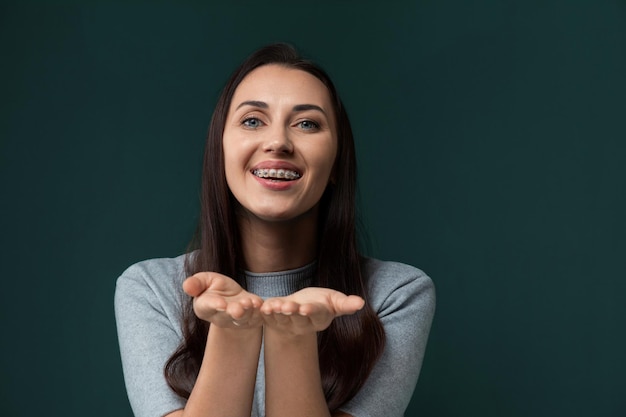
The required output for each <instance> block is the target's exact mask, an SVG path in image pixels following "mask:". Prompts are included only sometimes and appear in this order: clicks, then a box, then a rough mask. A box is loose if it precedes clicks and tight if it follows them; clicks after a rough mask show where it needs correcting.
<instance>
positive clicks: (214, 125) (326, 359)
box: [165, 44, 385, 411]
mask: <svg viewBox="0 0 626 417" xmlns="http://www.w3.org/2000/svg"><path fill="white" fill-rule="evenodd" d="M268 64H274V65H282V66H284V67H287V68H293V69H298V70H302V71H306V72H308V73H309V74H312V75H313V76H315V77H317V78H318V79H319V80H320V81H321V82H322V83H323V84H324V85H325V86H326V88H327V89H328V92H329V94H330V97H331V101H332V103H333V108H334V112H335V120H336V121H337V138H338V144H337V145H338V146H337V158H336V161H335V168H334V181H333V184H330V185H329V186H328V187H327V189H326V191H325V192H324V195H323V196H322V199H321V201H320V209H319V214H320V215H319V219H318V236H317V242H318V257H317V276H316V281H315V285H317V286H320V287H326V288H332V289H335V290H338V291H341V292H343V293H345V294H356V295H359V296H361V297H363V298H364V299H365V300H366V304H365V307H364V308H363V309H362V310H361V311H359V312H358V313H356V314H354V315H349V316H342V317H338V318H336V319H335V320H333V322H332V324H331V325H330V327H329V328H328V329H326V330H324V331H323V332H320V333H319V334H318V351H319V364H320V371H321V375H322V385H323V388H324V393H325V395H326V401H327V403H328V407H329V409H330V410H331V411H333V410H336V409H337V408H338V407H340V406H341V405H342V404H344V403H345V402H347V401H348V400H350V399H351V398H352V397H354V395H355V394H356V393H357V392H358V391H359V389H360V388H361V387H362V386H363V383H364V382H365V380H366V379H367V377H368V375H369V373H370V372H371V370H372V368H373V366H374V364H375V363H376V361H377V360H378V358H379V356H380V354H381V353H382V350H383V348H384V345H385V332H384V329H383V327H382V324H381V322H380V320H379V318H378V316H377V315H376V313H375V312H374V311H373V310H372V308H371V307H370V305H369V303H367V300H368V294H367V290H366V287H367V283H366V282H365V281H364V277H363V275H362V271H361V264H362V258H361V256H360V255H359V252H358V247H357V237H356V224H355V223H356V219H355V218H356V215H355V195H356V175H357V174H356V156H355V150H354V140H353V137H352V128H351V127H350V121H349V120H348V115H347V113H346V110H345V108H344V106H343V104H342V102H341V100H340V99H339V96H338V94H337V91H336V89H335V87H334V85H333V83H332V81H331V80H330V78H329V77H328V75H327V74H326V72H325V71H324V70H322V69H321V68H319V67H318V66H317V65H315V64H314V63H312V62H311V61H308V60H304V59H302V58H300V56H299V55H298V53H297V51H296V50H295V49H294V48H293V47H292V46H290V45H287V44H274V45H269V46H266V47H263V48H261V49H259V50H257V51H256V52H255V53H253V54H252V55H251V56H249V57H248V59H247V60H245V61H244V62H243V64H241V66H240V67H239V68H238V69H237V70H236V71H235V72H234V73H233V75H232V76H231V78H230V79H229V81H228V83H227V84H226V87H225V88H224V90H223V91H222V94H221V96H220V98H219V100H218V102H217V105H216V107H215V111H214V113H213V117H212V119H211V125H210V127H209V132H208V135H207V142H206V148H205V153H204V165H203V171H202V193H201V214H200V220H199V225H198V230H197V233H196V236H195V238H194V242H192V249H197V250H195V251H193V252H191V251H190V252H189V254H188V255H187V258H186V262H185V272H186V274H187V276H190V275H193V274H195V273H197V272H201V271H214V272H219V273H221V274H224V275H227V276H229V277H232V278H233V279H236V280H237V281H238V282H239V284H240V285H242V287H244V288H245V282H242V281H244V280H242V279H241V269H242V265H243V264H242V262H243V261H242V260H243V257H242V250H241V243H240V241H239V232H238V226H237V222H236V214H235V207H236V202H235V199H234V197H233V195H232V194H231V192H230V190H229V188H228V185H227V183H226V177H225V174H224V172H225V170H224V153H223V147H222V136H223V133H224V125H225V123H226V117H227V116H228V109H229V108H230V104H231V100H232V97H233V94H234V93H235V90H236V88H237V86H238V85H239V83H240V82H241V81H242V80H243V79H244V78H245V77H246V76H247V75H248V74H249V73H250V72H251V71H253V70H254V69H256V68H258V67H260V66H263V65H268ZM322 242H323V244H322ZM182 327H183V335H184V339H183V341H182V343H181V345H180V346H179V348H178V350H176V352H174V354H173V355H172V356H171V357H170V359H169V361H168V362H167V364H166V366H165V376H166V379H167V382H168V384H169V385H170V387H171V388H172V389H173V390H174V391H175V392H176V393H177V394H178V395H180V396H182V397H185V398H188V397H189V395H190V393H191V389H192V387H193V384H194V381H195V379H196V377H197V374H198V371H199V369H200V365H201V363H202V357H203V354H204V348H205V345H206V340H207V333H208V330H209V323H208V322H205V321H203V320H201V319H199V318H198V317H196V315H195V314H194V313H193V308H192V300H191V299H188V300H186V301H185V305H184V312H183V322H182Z"/></svg>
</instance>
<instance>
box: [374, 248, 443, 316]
mask: <svg viewBox="0 0 626 417" xmlns="http://www.w3.org/2000/svg"><path fill="white" fill-rule="evenodd" d="M363 276H364V279H365V282H366V285H367V288H368V295H369V298H370V302H371V304H372V307H374V309H375V310H378V311H379V312H380V310H381V309H384V308H385V306H388V307H389V306H392V305H394V306H396V307H398V306H400V305H405V304H407V303H412V304H413V303H418V304H420V305H422V307H423V308H426V309H434V306H435V285H434V283H433V280H432V279H431V278H430V277H429V276H428V275H427V274H426V273H425V272H424V271H422V270H421V269H419V268H416V267H414V266H411V265H407V264H404V263H400V262H393V261H382V260H379V259H374V258H363Z"/></svg>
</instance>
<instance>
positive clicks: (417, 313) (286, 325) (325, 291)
mask: <svg viewBox="0 0 626 417" xmlns="http://www.w3.org/2000/svg"><path fill="white" fill-rule="evenodd" d="M355 189H356V159H355V151H354V143H353V138H352V131H351V128H350V123H349V121H348V117H347V114H346V111H345V108H344V107H343V104H342V103H341V101H340V99H339V97H338V95H337V92H336V90H335V87H334V86H333V84H332V82H331V80H330V79H329V77H328V76H327V75H326V73H325V72H324V71H323V70H321V69H320V68H319V67H317V66H316V65H314V64H313V63H311V62H310V61H306V60H303V59H301V58H300V57H299V56H298V54H297V53H296V51H295V50H294V49H293V48H292V47H290V46H288V45H283V44H277V45H270V46H268V47H265V48H262V49H260V50H258V51H257V52H255V53H254V54H253V55H251V56H250V57H249V58H248V59H247V60H246V61H245V62H244V63H243V64H242V65H241V66H240V67H239V69H237V70H236V71H235V73H234V74H233V75H232V77H231V78H230V80H229V82H228V84H227V85H226V87H225V89H224V91H223V92H222V95H221V97H220V99H219V101H218V103H217V106H216V109H215V112H214V114H213V118H212V120H211V126H210V129H209V133H208V137H207V144H206V151H205V156H204V168H203V181H202V207H201V216H200V224H199V228H198V234H197V237H196V239H195V245H194V249H195V250H193V251H191V252H190V253H188V254H187V255H185V256H180V257H178V258H174V259H154V260H149V261H145V262H140V263H138V264H136V265H133V266H131V267H130V268H129V269H128V270H126V271H125V272H124V273H123V275H122V276H121V277H120V278H119V279H118V281H117V289H116V294H115V310H116V318H117V326H118V334H119V340H120V351H121V355H122V364H123V368H124V376H125V381H126V387H127V390H128V396H129V399H130V403H131V405H132V408H133V411H134V413H135V415H136V416H139V417H143V416H146V417H148V416H149V417H159V416H170V417H174V416H185V417H195V416H207V417H208V416H227V417H236V416H246V417H248V416H255V417H256V416H258V417H261V416H268V417H279V416H288V417H294V416H298V417H300V416H307V417H309V416H310V417H316V416H344V417H345V416H353V417H362V416H363V417H364V416H380V417H393V416H402V415H403V413H404V411H405V409H406V407H407V405H408V403H409V400H410V398H411V395H412V392H413V389H414V387H415V384H416V382H417V377H418V374H419V370H420V367H421V363H422V358H423V355H424V350H425V347H426V341H427V338H428V332H429V330H430V324H431V320H432V317H433V313H434V299H435V297H434V288H433V284H432V281H431V280H430V279H429V278H428V277H427V276H426V275H425V274H424V273H423V272H421V271H420V270H418V269H415V268H413V267H410V266H407V265H403V264H399V263H392V262H382V261H379V260H375V259H369V258H363V257H361V256H360V255H359V253H358V250H357V243H356V241H357V240H356V233H355Z"/></svg>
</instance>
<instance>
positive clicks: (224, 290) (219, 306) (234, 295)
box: [183, 272, 263, 328]
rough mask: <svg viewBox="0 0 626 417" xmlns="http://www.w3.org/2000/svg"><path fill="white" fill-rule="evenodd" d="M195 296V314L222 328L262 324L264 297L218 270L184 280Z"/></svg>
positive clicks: (185, 288)
mask: <svg viewBox="0 0 626 417" xmlns="http://www.w3.org/2000/svg"><path fill="white" fill-rule="evenodd" d="M183 289H184V291H185V292H186V293H187V294H189V295H190V296H192V297H194V299H193V309H194V312H195V314H196V315H197V316H198V317H199V318H201V319H203V320H205V321H208V322H211V323H212V324H215V325H217V326H220V327H233V326H234V325H235V324H236V325H237V326H238V327H242V325H243V327H248V328H249V327H258V326H260V325H261V324H262V320H261V317H260V314H259V307H260V306H261V305H262V304H263V300H261V298H260V297H258V296H257V295H255V294H252V293H249V292H248V291H246V290H244V289H243V288H241V286H240V285H239V284H238V283H237V282H236V281H234V280H233V279H231V278H229V277H227V276H225V275H221V274H218V273H215V272H202V273H199V274H195V275H194V276H192V277H190V278H188V279H187V280H185V282H184V283H183Z"/></svg>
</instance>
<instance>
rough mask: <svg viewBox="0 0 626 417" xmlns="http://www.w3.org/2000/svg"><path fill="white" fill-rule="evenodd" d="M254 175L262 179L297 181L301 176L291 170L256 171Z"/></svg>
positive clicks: (253, 172)
mask: <svg viewBox="0 0 626 417" xmlns="http://www.w3.org/2000/svg"><path fill="white" fill-rule="evenodd" d="M252 174H253V175H256V176H257V177H260V178H275V179H285V180H296V179H298V178H300V174H298V173H297V172H296V171H291V170H289V169H274V168H269V169H265V168H263V169H255V170H253V171H252Z"/></svg>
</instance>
